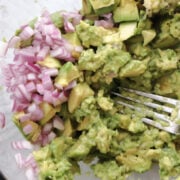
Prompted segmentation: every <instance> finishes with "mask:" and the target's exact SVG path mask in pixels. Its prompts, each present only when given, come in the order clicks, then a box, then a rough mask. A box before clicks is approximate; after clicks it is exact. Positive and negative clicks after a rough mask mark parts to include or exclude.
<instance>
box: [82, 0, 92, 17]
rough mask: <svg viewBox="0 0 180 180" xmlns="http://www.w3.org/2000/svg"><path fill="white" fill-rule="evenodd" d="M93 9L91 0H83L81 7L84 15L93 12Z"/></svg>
mask: <svg viewBox="0 0 180 180" xmlns="http://www.w3.org/2000/svg"><path fill="white" fill-rule="evenodd" d="M92 11H93V9H92V6H91V3H90V2H89V0H83V1H82V9H81V14H82V15H88V14H91V13H92Z"/></svg>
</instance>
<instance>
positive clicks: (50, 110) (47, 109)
mask: <svg viewBox="0 0 180 180" xmlns="http://www.w3.org/2000/svg"><path fill="white" fill-rule="evenodd" d="M40 108H41V109H42V111H43V114H44V117H43V118H42V119H41V120H40V124H41V125H44V124H46V123H47V122H48V121H50V120H51V119H52V118H53V117H54V116H55V114H56V112H57V111H56V109H55V108H54V107H53V106H52V105H50V104H49V103H47V102H43V103H41V104H40Z"/></svg>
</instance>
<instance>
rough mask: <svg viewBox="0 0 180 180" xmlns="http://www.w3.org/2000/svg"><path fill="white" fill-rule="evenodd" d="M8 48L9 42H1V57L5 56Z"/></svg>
mask: <svg viewBox="0 0 180 180" xmlns="http://www.w3.org/2000/svg"><path fill="white" fill-rule="evenodd" d="M7 50H8V43H4V42H1V44H0V57H4V56H5V55H6V53H7Z"/></svg>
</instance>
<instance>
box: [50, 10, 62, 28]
mask: <svg viewBox="0 0 180 180" xmlns="http://www.w3.org/2000/svg"><path fill="white" fill-rule="evenodd" d="M51 20H52V22H53V24H54V25H55V26H56V27H57V28H59V29H60V28H62V27H63V25H64V21H63V17H62V15H61V12H60V11H57V12H55V13H52V14H51Z"/></svg>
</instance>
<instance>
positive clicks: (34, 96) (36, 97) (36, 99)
mask: <svg viewBox="0 0 180 180" xmlns="http://www.w3.org/2000/svg"><path fill="white" fill-rule="evenodd" d="M32 99H33V102H34V103H36V104H40V103H42V101H43V96H41V95H39V94H36V93H34V94H32Z"/></svg>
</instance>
